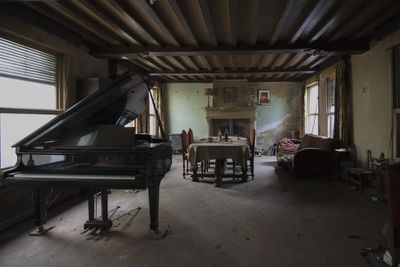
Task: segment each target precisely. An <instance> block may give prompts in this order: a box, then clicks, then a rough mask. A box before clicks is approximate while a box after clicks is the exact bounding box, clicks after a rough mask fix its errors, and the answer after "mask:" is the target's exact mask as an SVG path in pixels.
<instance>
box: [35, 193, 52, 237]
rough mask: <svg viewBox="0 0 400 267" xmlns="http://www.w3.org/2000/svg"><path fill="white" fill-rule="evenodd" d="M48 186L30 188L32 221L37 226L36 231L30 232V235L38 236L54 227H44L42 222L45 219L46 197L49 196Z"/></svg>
mask: <svg viewBox="0 0 400 267" xmlns="http://www.w3.org/2000/svg"><path fill="white" fill-rule="evenodd" d="M49 191H50V190H49V188H48V187H33V188H32V199H33V210H34V215H33V223H34V224H35V226H36V227H37V228H38V229H37V230H36V231H34V232H32V233H30V235H31V236H40V235H44V234H46V233H47V232H48V231H50V230H51V229H53V228H54V226H51V227H48V228H45V227H44V224H45V223H46V220H47V204H48V203H47V198H48V196H49Z"/></svg>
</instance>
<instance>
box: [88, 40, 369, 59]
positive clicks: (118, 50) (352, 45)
mask: <svg viewBox="0 0 400 267" xmlns="http://www.w3.org/2000/svg"><path fill="white" fill-rule="evenodd" d="M368 49H369V43H368V42H366V41H364V40H361V41H358V40H354V41H352V42H335V43H327V42H314V43H311V44H307V43H306V44H304V43H295V44H286V43H282V44H275V45H261V44H260V45H253V46H242V45H238V46H230V45H220V46H199V47H196V46H182V47H174V46H170V47H167V46H165V47H157V46H147V47H142V46H131V47H124V46H106V47H92V49H91V52H90V53H91V54H92V55H97V56H112V55H114V56H115V55H127V54H138V53H144V54H148V55H152V56H199V55H203V56H204V55H232V54H266V53H275V54H280V53H299V52H303V51H309V50H316V51H326V52H335V53H337V54H360V53H363V52H365V51H367V50H368Z"/></svg>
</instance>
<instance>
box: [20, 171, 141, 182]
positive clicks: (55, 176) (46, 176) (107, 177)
mask: <svg viewBox="0 0 400 267" xmlns="http://www.w3.org/2000/svg"><path fill="white" fill-rule="evenodd" d="M135 178H136V176H135V175H87V174H85V175H82V174H45V173H42V174H33V173H16V174H15V175H14V176H13V177H12V179H74V180H76V179H79V180H91V179H93V180H127V181H132V180H135Z"/></svg>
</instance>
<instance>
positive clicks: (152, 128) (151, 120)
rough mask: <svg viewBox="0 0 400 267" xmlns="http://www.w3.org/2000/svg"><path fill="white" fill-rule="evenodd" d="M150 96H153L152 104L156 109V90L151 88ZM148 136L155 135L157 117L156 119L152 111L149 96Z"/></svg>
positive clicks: (157, 101) (152, 107)
mask: <svg viewBox="0 0 400 267" xmlns="http://www.w3.org/2000/svg"><path fill="white" fill-rule="evenodd" d="M150 91H151V95H152V96H153V99H154V103H155V104H156V106H157V109H159V107H158V103H159V99H158V98H159V95H158V91H157V88H155V87H152V88H151V90H150ZM149 134H151V135H157V117H156V111H155V109H154V105H153V101H151V96H150V95H149Z"/></svg>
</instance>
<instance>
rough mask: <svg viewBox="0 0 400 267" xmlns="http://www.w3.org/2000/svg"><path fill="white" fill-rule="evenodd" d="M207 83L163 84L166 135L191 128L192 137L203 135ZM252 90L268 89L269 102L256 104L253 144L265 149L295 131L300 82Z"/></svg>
mask: <svg viewBox="0 0 400 267" xmlns="http://www.w3.org/2000/svg"><path fill="white" fill-rule="evenodd" d="M207 87H212V84H207V83H168V84H165V85H164V87H163V94H164V101H165V105H164V107H165V110H164V112H165V122H166V129H167V132H168V133H169V134H171V133H180V132H181V131H182V129H188V128H192V129H193V131H194V136H195V138H203V137H205V136H206V135H207V132H208V125H207V121H206V119H205V117H206V114H205V109H204V108H205V107H206V106H207V97H206V96H204V88H207ZM251 87H252V88H254V90H258V89H269V90H271V105H269V106H257V108H256V120H257V121H256V131H257V141H256V142H257V146H258V147H265V148H268V147H269V146H271V145H272V144H274V143H276V142H277V141H278V140H279V139H280V138H281V137H283V136H288V131H292V130H293V131H298V130H299V126H300V125H299V122H300V120H299V114H300V107H299V104H300V87H301V85H300V83H252V84H251Z"/></svg>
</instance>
